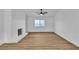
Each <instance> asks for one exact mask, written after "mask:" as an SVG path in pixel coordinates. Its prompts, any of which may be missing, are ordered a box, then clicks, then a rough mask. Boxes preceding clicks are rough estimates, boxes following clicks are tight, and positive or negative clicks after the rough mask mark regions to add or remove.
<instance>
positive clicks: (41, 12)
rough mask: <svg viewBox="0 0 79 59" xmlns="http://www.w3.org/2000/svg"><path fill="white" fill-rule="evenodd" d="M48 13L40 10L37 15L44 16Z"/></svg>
mask: <svg viewBox="0 0 79 59" xmlns="http://www.w3.org/2000/svg"><path fill="white" fill-rule="evenodd" d="M47 13H48V12H44V11H43V9H40V12H39V13H38V14H39V15H41V16H43V15H45V14H47Z"/></svg>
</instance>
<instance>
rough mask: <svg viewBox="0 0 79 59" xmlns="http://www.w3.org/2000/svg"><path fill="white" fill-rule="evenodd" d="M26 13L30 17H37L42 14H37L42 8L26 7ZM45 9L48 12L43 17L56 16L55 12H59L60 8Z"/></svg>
mask: <svg viewBox="0 0 79 59" xmlns="http://www.w3.org/2000/svg"><path fill="white" fill-rule="evenodd" d="M25 11H26V14H27V16H30V17H37V16H41V15H39V14H37V12H40V9H26V10H25ZM43 11H45V12H48V13H47V14H45V15H43V16H42V17H45V16H46V17H54V16H55V14H56V13H57V11H58V9H43Z"/></svg>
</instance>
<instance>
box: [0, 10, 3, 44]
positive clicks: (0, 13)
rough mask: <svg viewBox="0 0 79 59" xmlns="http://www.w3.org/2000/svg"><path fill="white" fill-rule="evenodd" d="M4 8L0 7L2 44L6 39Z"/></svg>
mask: <svg viewBox="0 0 79 59" xmlns="http://www.w3.org/2000/svg"><path fill="white" fill-rule="evenodd" d="M3 15H4V13H3V10H1V9H0V45H1V44H2V43H3V41H4V19H3Z"/></svg>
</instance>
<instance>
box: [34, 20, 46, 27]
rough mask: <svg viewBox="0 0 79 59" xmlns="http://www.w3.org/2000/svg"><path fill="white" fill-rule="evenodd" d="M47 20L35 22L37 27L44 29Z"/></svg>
mask: <svg viewBox="0 0 79 59" xmlns="http://www.w3.org/2000/svg"><path fill="white" fill-rule="evenodd" d="M44 26H45V20H35V27H44Z"/></svg>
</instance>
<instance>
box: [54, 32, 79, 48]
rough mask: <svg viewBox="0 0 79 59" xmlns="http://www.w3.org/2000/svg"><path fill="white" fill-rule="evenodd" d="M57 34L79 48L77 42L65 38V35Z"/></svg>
mask: <svg viewBox="0 0 79 59" xmlns="http://www.w3.org/2000/svg"><path fill="white" fill-rule="evenodd" d="M55 33H56V34H57V35H59V36H61V37H62V38H64V39H66V40H67V41H69V42H70V43H72V44H73V45H75V46H77V47H79V44H77V43H76V42H74V41H72V40H70V38H68V37H65V36H63V35H61V34H59V33H57V32H55Z"/></svg>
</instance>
